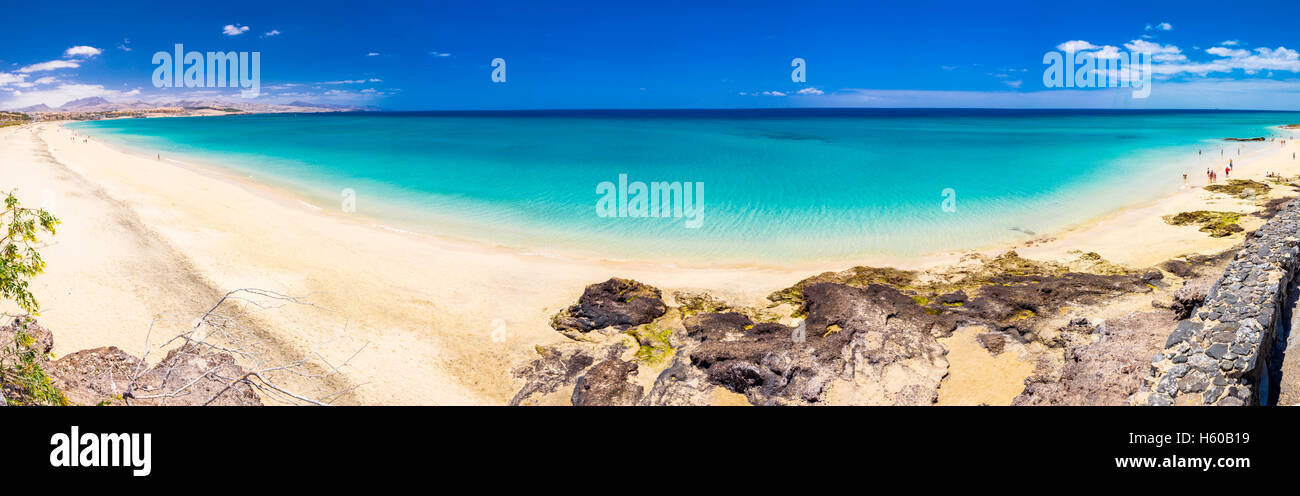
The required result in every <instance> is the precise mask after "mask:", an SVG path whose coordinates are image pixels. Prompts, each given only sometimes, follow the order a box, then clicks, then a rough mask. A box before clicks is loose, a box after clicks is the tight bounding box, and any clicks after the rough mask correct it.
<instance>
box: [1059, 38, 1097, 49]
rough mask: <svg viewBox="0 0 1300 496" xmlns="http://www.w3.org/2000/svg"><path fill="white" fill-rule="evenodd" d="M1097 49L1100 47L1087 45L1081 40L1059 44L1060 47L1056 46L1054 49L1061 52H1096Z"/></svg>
mask: <svg viewBox="0 0 1300 496" xmlns="http://www.w3.org/2000/svg"><path fill="white" fill-rule="evenodd" d="M1098 48H1101V47H1099V46H1097V45H1094V44H1092V43H1088V42H1086V41H1083V40H1073V41H1067V42H1065V43H1061V44H1060V45H1056V49H1057V50H1060V51H1063V52H1081V51H1084V50H1096V49H1098Z"/></svg>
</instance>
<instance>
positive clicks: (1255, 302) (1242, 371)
mask: <svg viewBox="0 0 1300 496" xmlns="http://www.w3.org/2000/svg"><path fill="white" fill-rule="evenodd" d="M1297 230H1300V201H1296V202H1291V204H1290V205H1288V206H1287V207H1286V208H1285V209H1283V210H1282V211H1281V212H1279V213H1278V214H1277V215H1276V216H1274V217H1273V218H1272V219H1270V220H1269V221H1268V222H1267V223H1265V224H1264V226H1263V227H1261V228H1259V230H1257V231H1255V232H1253V233H1251V234H1249V235H1247V236H1246V241H1245V244H1244V245H1243V247H1242V248H1241V250H1240V251H1238V252H1237V254H1236V256H1235V257H1234V258H1233V260H1232V262H1231V263H1229V264H1228V268H1227V270H1225V271H1224V274H1223V277H1222V278H1221V279H1219V280H1218V281H1217V282H1215V284H1214V286H1213V287H1212V288H1211V289H1210V292H1209V293H1208V295H1207V296H1206V298H1205V303H1204V304H1203V305H1202V306H1201V307H1200V308H1199V309H1198V310H1197V311H1196V314H1195V315H1193V316H1192V317H1191V318H1189V319H1187V320H1183V321H1181V322H1179V323H1178V327H1177V328H1176V329H1175V330H1174V332H1173V333H1172V334H1170V335H1169V339H1168V340H1167V341H1166V342H1165V349H1164V351H1163V352H1161V353H1160V354H1159V355H1156V356H1155V358H1154V359H1153V360H1152V361H1151V372H1150V375H1149V376H1148V377H1147V378H1146V380H1145V381H1144V384H1143V387H1142V392H1139V393H1138V394H1136V395H1134V396H1133V403H1134V404H1138V405H1155V406H1163V405H1222V406H1240V405H1255V404H1259V395H1258V393H1259V384H1260V380H1261V376H1262V374H1266V373H1267V370H1268V360H1269V352H1270V350H1272V348H1273V346H1272V345H1273V339H1274V338H1275V337H1276V335H1277V329H1278V325H1279V322H1278V321H1279V320H1281V319H1282V315H1283V306H1284V305H1285V304H1286V302H1287V296H1288V295H1287V291H1288V288H1289V287H1290V286H1291V281H1292V278H1293V277H1294V276H1295V274H1296V269H1297V264H1298V263H1297V261H1298V259H1300V257H1297V252H1298V251H1300V248H1298V245H1300V237H1298V236H1300V234H1298V233H1297ZM1283 324H1286V323H1283ZM1264 379H1265V380H1266V379H1267V377H1266V376H1264Z"/></svg>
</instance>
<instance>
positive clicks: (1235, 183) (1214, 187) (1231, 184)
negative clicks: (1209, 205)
mask: <svg viewBox="0 0 1300 496" xmlns="http://www.w3.org/2000/svg"><path fill="white" fill-rule="evenodd" d="M1270 189H1272V187H1271V186H1269V185H1268V184H1265V183H1261V182H1259V181H1252V180H1249V179H1229V180H1228V183H1227V184H1211V185H1209V186H1206V187H1205V190H1206V191H1209V192H1211V193H1223V194H1225V195H1232V196H1235V197H1238V198H1250V196H1251V195H1252V194H1253V195H1254V196H1264V195H1267V194H1268V191H1269V190H1270ZM1248 191H1249V193H1248Z"/></svg>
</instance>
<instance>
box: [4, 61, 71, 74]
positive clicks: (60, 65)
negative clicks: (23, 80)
mask: <svg viewBox="0 0 1300 496" xmlns="http://www.w3.org/2000/svg"><path fill="white" fill-rule="evenodd" d="M78 67H81V64H78V63H76V62H73V61H71V60H51V61H49V62H41V63H39V64H32V65H29V66H25V67H23V68H22V69H18V72H40V71H52V70H55V69H75V68H78Z"/></svg>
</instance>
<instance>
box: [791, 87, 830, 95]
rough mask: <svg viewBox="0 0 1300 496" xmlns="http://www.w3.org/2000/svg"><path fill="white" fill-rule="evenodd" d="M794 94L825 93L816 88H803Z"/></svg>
mask: <svg viewBox="0 0 1300 496" xmlns="http://www.w3.org/2000/svg"><path fill="white" fill-rule="evenodd" d="M795 93H798V94H800V95H821V94H823V93H825V92H824V91H822V90H819V89H817V88H804V89H801V90H799V91H796V92H795Z"/></svg>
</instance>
